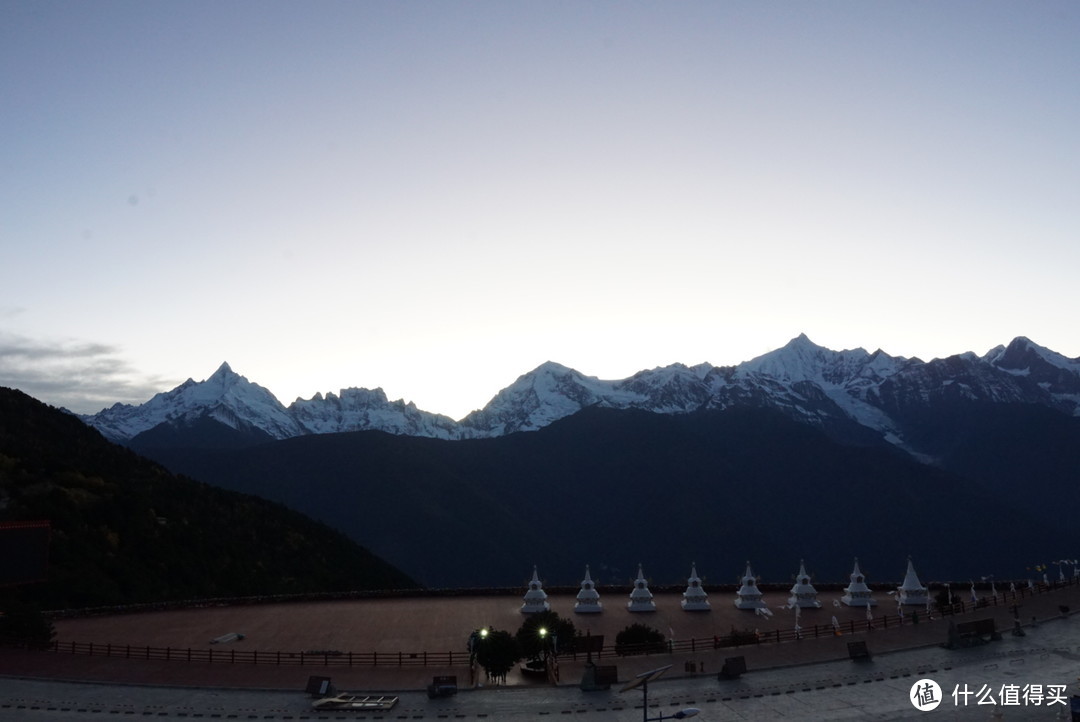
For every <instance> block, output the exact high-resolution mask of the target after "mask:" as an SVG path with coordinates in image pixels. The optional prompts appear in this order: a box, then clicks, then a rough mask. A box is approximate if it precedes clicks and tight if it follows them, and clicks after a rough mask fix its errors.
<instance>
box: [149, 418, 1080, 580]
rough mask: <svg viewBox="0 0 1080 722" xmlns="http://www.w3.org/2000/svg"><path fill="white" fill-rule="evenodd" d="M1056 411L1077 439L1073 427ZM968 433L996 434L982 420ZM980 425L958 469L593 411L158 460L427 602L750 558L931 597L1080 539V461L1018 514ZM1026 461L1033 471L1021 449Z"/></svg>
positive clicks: (1059, 423) (730, 569)
mask: <svg viewBox="0 0 1080 722" xmlns="http://www.w3.org/2000/svg"><path fill="white" fill-rule="evenodd" d="M1020 408H1022V409H1023V408H1024V407H1020ZM1048 413H1050V414H1056V415H1054V416H1050V417H1047V419H1046V420H1047V422H1048V423H1051V425H1052V426H1053V428H1055V429H1057V430H1058V431H1059V433H1060V435H1061V436H1062V437H1063V438H1065V439H1071V440H1073V441H1080V431H1078V429H1077V427H1076V423H1075V420H1074V419H1072V417H1066V416H1063V415H1061V414H1058V413H1056V412H1048ZM965 418H968V419H969V420H985V419H986V418H987V417H986V415H985V414H983V413H981V411H980V409H979V408H978V407H977V405H976V406H971V407H970V408H968V409H967V412H966V416H965ZM1025 418H1026V417H1025ZM1005 425H1006V426H1008V424H1007V423H1006V424H1005ZM969 426H970V432H969V433H967V434H966V435H961V437H960V438H961V439H962V441H958V442H957V444H956V445H955V447H954V448H943V449H941V451H942V453H943V456H944V457H946V458H947V459H950V460H951V461H950V463H952V465H953V466H955V467H956V469H952V470H950V469H949V468H948V466H949V464H945V465H944V466H943V467H942V468H939V467H936V466H930V465H926V464H922V463H919V462H918V461H916V460H915V459H913V458H912V457H910V456H908V455H906V454H904V453H902V452H900V451H898V450H897V449H896V448H895V447H893V446H891V445H887V444H884V443H879V444H876V445H872V444H871V445H860V446H856V445H849V444H842V443H840V442H838V441H836V440H834V439H833V438H830V437H829V435H827V434H826V433H825V432H824V431H822V430H821V429H818V428H815V427H812V426H808V425H806V424H802V423H798V422H796V421H793V420H792V419H790V418H789V417H787V416H786V415H785V414H783V413H781V412H779V411H776V410H770V409H755V408H748V407H736V408H730V409H726V410H703V411H698V412H693V413H687V414H678V415H665V414H656V413H650V412H646V411H637V410H625V409H610V408H602V407H599V406H594V407H588V408H586V409H583V410H582V411H580V412H578V413H577V414H574V415H572V416H569V417H566V418H563V419H561V420H559V421H556V422H554V423H552V424H550V425H548V426H545V427H544V428H542V429H539V430H538V431H535V432H530V433H518V434H510V435H506V436H502V437H498V438H494V439H475V440H461V441H443V440H437V439H429V438H417V437H407V436H394V435H390V434H385V433H382V432H372V431H364V432H349V433H340V434H322V435H312V436H304V437H298V438H293V439H288V440H285V441H280V442H274V443H269V444H263V445H259V446H253V447H248V448H244V449H233V450H223V449H217V450H208V449H196V448H191V449H176V448H172V449H159V450H157V451H156V452H153V451H151V452H150V453H152V454H153V455H154V456H155V457H156V458H158V459H160V460H161V461H162V462H163V463H165V464H166V465H167V466H170V467H171V468H174V469H176V470H178V471H182V472H183V473H186V474H190V475H192V476H194V477H197V478H200V479H203V480H206V481H208V482H210V483H213V484H217V485H221V486H225V487H227V488H232V489H236V490H238V491H243V492H247V493H253V494H260V495H262V496H265V497H267V498H271V499H274V500H276V501H280V502H282V503H284V504H285V505H287V506H290V507H292V508H295V509H298V510H301V511H303V512H304V513H306V514H309V515H312V516H314V517H316V518H319V519H321V520H323V521H325V522H326V523H328V524H330V525H332V526H334V527H336V528H339V529H342V530H343V531H345V532H346V533H347V534H349V535H350V536H351V537H352V538H353V539H355V540H356V541H358V542H359V543H362V544H364V545H365V546H368V547H369V548H371V549H372V550H373V551H374V552H375V553H377V554H379V555H380V556H382V557H383V558H386V559H387V560H389V561H391V562H392V563H394V564H396V565H397V566H399V567H400V568H402V569H405V570H407V571H408V572H409V573H410V574H412V575H413V576H415V577H416V578H418V579H420V580H422V581H423V582H424V583H425V584H428V585H430V586H471V585H495V586H502V585H517V584H521V583H523V582H524V581H525V580H526V579H527V577H528V576H529V574H530V573H531V569H532V565H533V564H537V565H538V566H539V567H540V570H541V573H542V574H543V576H544V577H545V579H546V580H547V581H548V582H550V583H557V584H575V583H576V582H577V581H579V580H580V579H581V577H582V576H583V572H584V568H585V565H586V564H589V565H590V566H591V569H592V575H593V579H594V580H596V581H598V582H599V583H627V582H628V581H629V580H630V579H632V577H633V576H634V574H635V572H636V566H637V564H638V563H639V562H640V563H643V564H644V565H645V570H646V573H647V574H648V575H650V577H652V578H653V579H655V580H656V581H657V583H678V581H679V580H680V579H682V580H685V577H686V574H687V573H688V572H689V568H690V565H691V564H692V563H695V562H696V563H697V565H698V570H699V571H700V572H701V573H702V574H703V575H707V576H708V578H709V580H710V581H711V582H713V583H727V582H733V581H734V580H735V578H736V577H737V576H738V575H739V574H740V573H741V572H742V570H743V569H744V567H745V562H746V561H747V560H748V559H749V560H750V561H751V562H752V563H753V565H754V570H755V572H756V573H758V574H760V575H761V576H762V578H763V581H765V582H769V581H786V580H788V579H790V578H791V576H792V575H793V574H794V573H795V571H796V570H797V569H798V564H799V560H800V559H806V560H807V565H808V569H810V570H812V571H813V572H815V573H816V575H817V577H816V578H817V579H819V580H821V581H823V582H829V581H835V582H841V581H845V580H846V577H847V574H848V573H850V570H851V565H852V562H853V559H854V557H856V556H857V557H859V559H860V565H861V566H862V568H863V570H864V571H866V572H867V573H868V575H869V576H870V579H871V581H874V580H875V579H878V580H882V579H900V578H901V577H902V576H903V571H904V568H905V564H906V560H907V557H908V556H909V555H911V556H912V557H913V558H914V559H916V560H917V563H918V567H919V570H920V574H921V576H922V577H923V579H924V581H925V580H927V579H945V578H950V579H956V578H969V577H975V576H985V575H990V574H993V575H995V576H996V578H998V579H1006V578H1023V577H1024V576H1025V574H1028V573H1029V572H1027V571H1026V568H1027V567H1030V566H1032V565H1033V564H1036V563H1039V562H1040V560H1046V559H1049V558H1051V557H1053V558H1060V557H1061V556H1064V555H1067V554H1068V553H1069V551H1068V550H1069V548H1070V546H1069V545H1071V544H1072V543H1073V542H1072V538H1073V537H1072V535H1071V533H1070V530H1069V526H1070V525H1069V524H1068V522H1067V520H1065V519H1062V520H1061V523H1056V522H1053V521H1048V520H1047V519H1046V518H1045V511H1046V507H1045V500H1047V499H1051V498H1052V499H1054V504H1055V505H1057V504H1066V505H1072V506H1074V505H1075V502H1076V501H1078V499H1077V495H1078V492H1077V490H1076V488H1075V484H1071V485H1066V484H1064V479H1065V478H1066V477H1067V476H1068V473H1066V472H1067V471H1068V469H1067V468H1066V467H1069V465H1071V464H1073V463H1074V459H1075V454H1073V455H1072V456H1066V457H1065V458H1064V459H1063V460H1062V463H1063V464H1064V466H1063V467H1062V469H1059V470H1057V471H1055V473H1052V474H1045V475H1043V476H1041V477H1039V478H1027V479H1025V482H1024V488H1025V493H1026V494H1027V495H1028V496H1029V497H1030V498H1031V499H1032V500H1033V502H1032V503H1031V504H1024V503H1022V502H1021V503H1018V502H1017V500H1016V499H1015V498H1013V496H1012V495H1010V494H1008V493H1003V492H1002V490H1001V488H1000V484H998V485H996V486H995V485H994V484H990V483H988V482H987V481H985V480H984V479H982V478H979V477H978V476H973V475H970V474H968V473H967V471H968V467H969V466H970V465H971V460H970V458H969V457H971V456H975V457H978V451H977V450H978V449H980V448H983V446H984V444H985V443H989V441H987V439H988V438H989V439H994V438H995V437H994V433H991V432H992V431H993V432H996V433H998V434H1000V433H1002V432H1003V429H1002V427H1000V426H998V427H993V425H991V428H990V429H989V430H988V429H984V428H982V427H979V426H978V425H975V424H970V425H969ZM998 441H1000V439H998ZM1073 446H1074V447H1080V444H1075V443H1074V444H1073ZM1012 458H1013V463H1014V467H1015V465H1016V464H1022V460H1023V459H1024V458H1026V457H1025V454H1024V452H1023V449H1020V450H1018V451H1015V452H1014V453H1013V456H1012ZM958 470H960V471H959V472H958ZM1074 478H1075V477H1074ZM1007 491H1008V489H1007V486H1006V492H1007ZM1040 512H1042V515H1040Z"/></svg>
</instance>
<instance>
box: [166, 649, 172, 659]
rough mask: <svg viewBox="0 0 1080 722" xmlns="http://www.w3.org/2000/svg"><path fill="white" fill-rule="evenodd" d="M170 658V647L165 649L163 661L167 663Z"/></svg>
mask: <svg viewBox="0 0 1080 722" xmlns="http://www.w3.org/2000/svg"><path fill="white" fill-rule="evenodd" d="M171 658H172V647H166V648H165V661H166V662H168V661H169V660H170V659H171Z"/></svg>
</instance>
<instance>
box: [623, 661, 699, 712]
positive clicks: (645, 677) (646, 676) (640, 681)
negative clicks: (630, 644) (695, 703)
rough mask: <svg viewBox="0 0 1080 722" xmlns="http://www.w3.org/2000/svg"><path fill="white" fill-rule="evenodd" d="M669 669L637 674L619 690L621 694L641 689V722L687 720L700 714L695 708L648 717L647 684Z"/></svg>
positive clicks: (662, 668)
mask: <svg viewBox="0 0 1080 722" xmlns="http://www.w3.org/2000/svg"><path fill="white" fill-rule="evenodd" d="M669 669H671V665H670V664H669V665H667V666H666V667H658V668H657V669H654V670H651V671H649V672H642V673H641V674H639V675H638V676H637V677H635V678H634V681H633V682H631V683H630V684H628V685H626V686H625V687H623V688H622V690H620V691H622V692H628V691H630V690H632V689H636V688H637V687H641V695H642V705H641V719H642V722H660V720H665V719H687V718H688V717H696V716H697V715H698V713H700V712H701V710H699V709H698V708H697V707H687V708H686V709H681V710H679V711H678V712H676V713H675V714H670V715H665V714H663V713H661V714H660V715H659V716H657V717H650V716H649V682H652V681H653V680H655V679H659V678H660V677H662V676H663V674H664V672H667V671H668V670H669Z"/></svg>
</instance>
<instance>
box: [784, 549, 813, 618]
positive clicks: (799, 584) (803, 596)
mask: <svg viewBox="0 0 1080 722" xmlns="http://www.w3.org/2000/svg"><path fill="white" fill-rule="evenodd" d="M788 604H790V605H792V606H794V607H800V608H802V609H820V608H821V602H820V601H819V600H818V598H817V589H814V585H813V584H811V583H810V575H809V574H807V573H806V564H805V563H804V562H803V560H802V559H800V560H799V573H798V575H796V577H795V586H793V587H792V588H791V597H790V598H789V599H788Z"/></svg>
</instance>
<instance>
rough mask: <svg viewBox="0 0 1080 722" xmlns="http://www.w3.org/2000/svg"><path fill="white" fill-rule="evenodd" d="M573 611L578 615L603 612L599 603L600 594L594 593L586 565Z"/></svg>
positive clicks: (594, 588)
mask: <svg viewBox="0 0 1080 722" xmlns="http://www.w3.org/2000/svg"><path fill="white" fill-rule="evenodd" d="M574 611H575V612H577V613H578V614H597V613H599V612H602V611H604V605H603V604H601V603H600V592H598V591H596V585H595V584H593V580H592V576H591V575H590V574H589V565H588V564H586V565H585V578H584V579H582V580H581V591H580V592H578V593H577V602H576V603H575V604H574Z"/></svg>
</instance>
